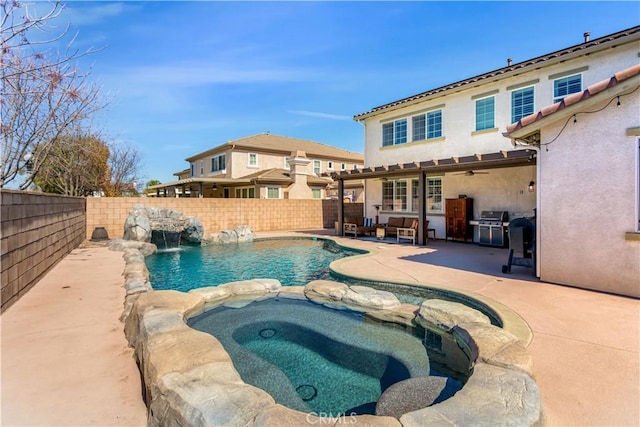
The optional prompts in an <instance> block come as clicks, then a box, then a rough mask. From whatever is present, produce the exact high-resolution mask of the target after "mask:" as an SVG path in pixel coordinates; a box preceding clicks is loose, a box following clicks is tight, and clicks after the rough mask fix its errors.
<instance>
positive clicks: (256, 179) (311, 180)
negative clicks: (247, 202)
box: [149, 168, 333, 190]
mask: <svg viewBox="0 0 640 427" xmlns="http://www.w3.org/2000/svg"><path fill="white" fill-rule="evenodd" d="M292 182H293V178H292V177H291V172H290V171H288V170H286V169H278V168H273V169H264V170H261V171H258V172H254V173H252V174H249V175H245V176H242V177H240V178H225V177H214V178H211V177H189V178H185V179H181V180H179V181H173V182H167V183H164V184H158V185H151V186H149V189H151V190H156V189H161V188H166V187H181V186H183V185H189V184H200V183H202V184H227V185H230V186H239V185H252V184H254V183H258V184H260V183H262V184H264V183H274V184H290V183H292ZM332 182H333V181H332V180H331V178H328V177H319V176H315V175H308V176H307V184H309V185H322V186H324V185H327V184H331V183H332Z"/></svg>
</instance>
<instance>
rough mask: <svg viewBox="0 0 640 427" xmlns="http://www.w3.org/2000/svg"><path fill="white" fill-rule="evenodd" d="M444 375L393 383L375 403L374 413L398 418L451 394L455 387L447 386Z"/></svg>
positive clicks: (446, 397) (444, 398) (455, 389)
mask: <svg viewBox="0 0 640 427" xmlns="http://www.w3.org/2000/svg"><path fill="white" fill-rule="evenodd" d="M447 382H448V379H447V378H446V377H436V376H427V377H416V378H409V379H406V380H404V381H400V382H398V383H395V384H393V385H392V386H391V387H389V388H388V389H386V390H385V391H384V393H382V395H381V396H380V398H379V399H378V403H377V404H376V415H386V416H390V417H395V418H398V419H399V418H400V417H401V416H403V415H404V414H406V413H408V412H413V411H417V410H418V409H422V408H426V407H428V406H431V405H433V404H434V403H438V402H441V401H443V400H446V399H448V398H450V397H451V396H453V394H454V393H455V392H456V391H457V387H451V386H450V387H447Z"/></svg>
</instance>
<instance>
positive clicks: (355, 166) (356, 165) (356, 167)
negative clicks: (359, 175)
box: [353, 163, 358, 171]
mask: <svg viewBox="0 0 640 427" xmlns="http://www.w3.org/2000/svg"><path fill="white" fill-rule="evenodd" d="M353 170H354V171H355V170H358V164H357V163H354V164H353Z"/></svg>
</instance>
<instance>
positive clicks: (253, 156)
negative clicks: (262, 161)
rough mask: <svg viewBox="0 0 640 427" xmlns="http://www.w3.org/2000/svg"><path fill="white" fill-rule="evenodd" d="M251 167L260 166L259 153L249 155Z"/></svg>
mask: <svg viewBox="0 0 640 427" xmlns="http://www.w3.org/2000/svg"><path fill="white" fill-rule="evenodd" d="M247 165H249V166H254V167H255V166H258V154H257V153H249V158H248V163H247Z"/></svg>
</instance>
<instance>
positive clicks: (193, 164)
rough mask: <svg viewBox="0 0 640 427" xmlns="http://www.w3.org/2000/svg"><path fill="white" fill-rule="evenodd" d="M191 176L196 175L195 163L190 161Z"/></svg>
mask: <svg viewBox="0 0 640 427" xmlns="http://www.w3.org/2000/svg"><path fill="white" fill-rule="evenodd" d="M191 176H196V165H195V163H191Z"/></svg>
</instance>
